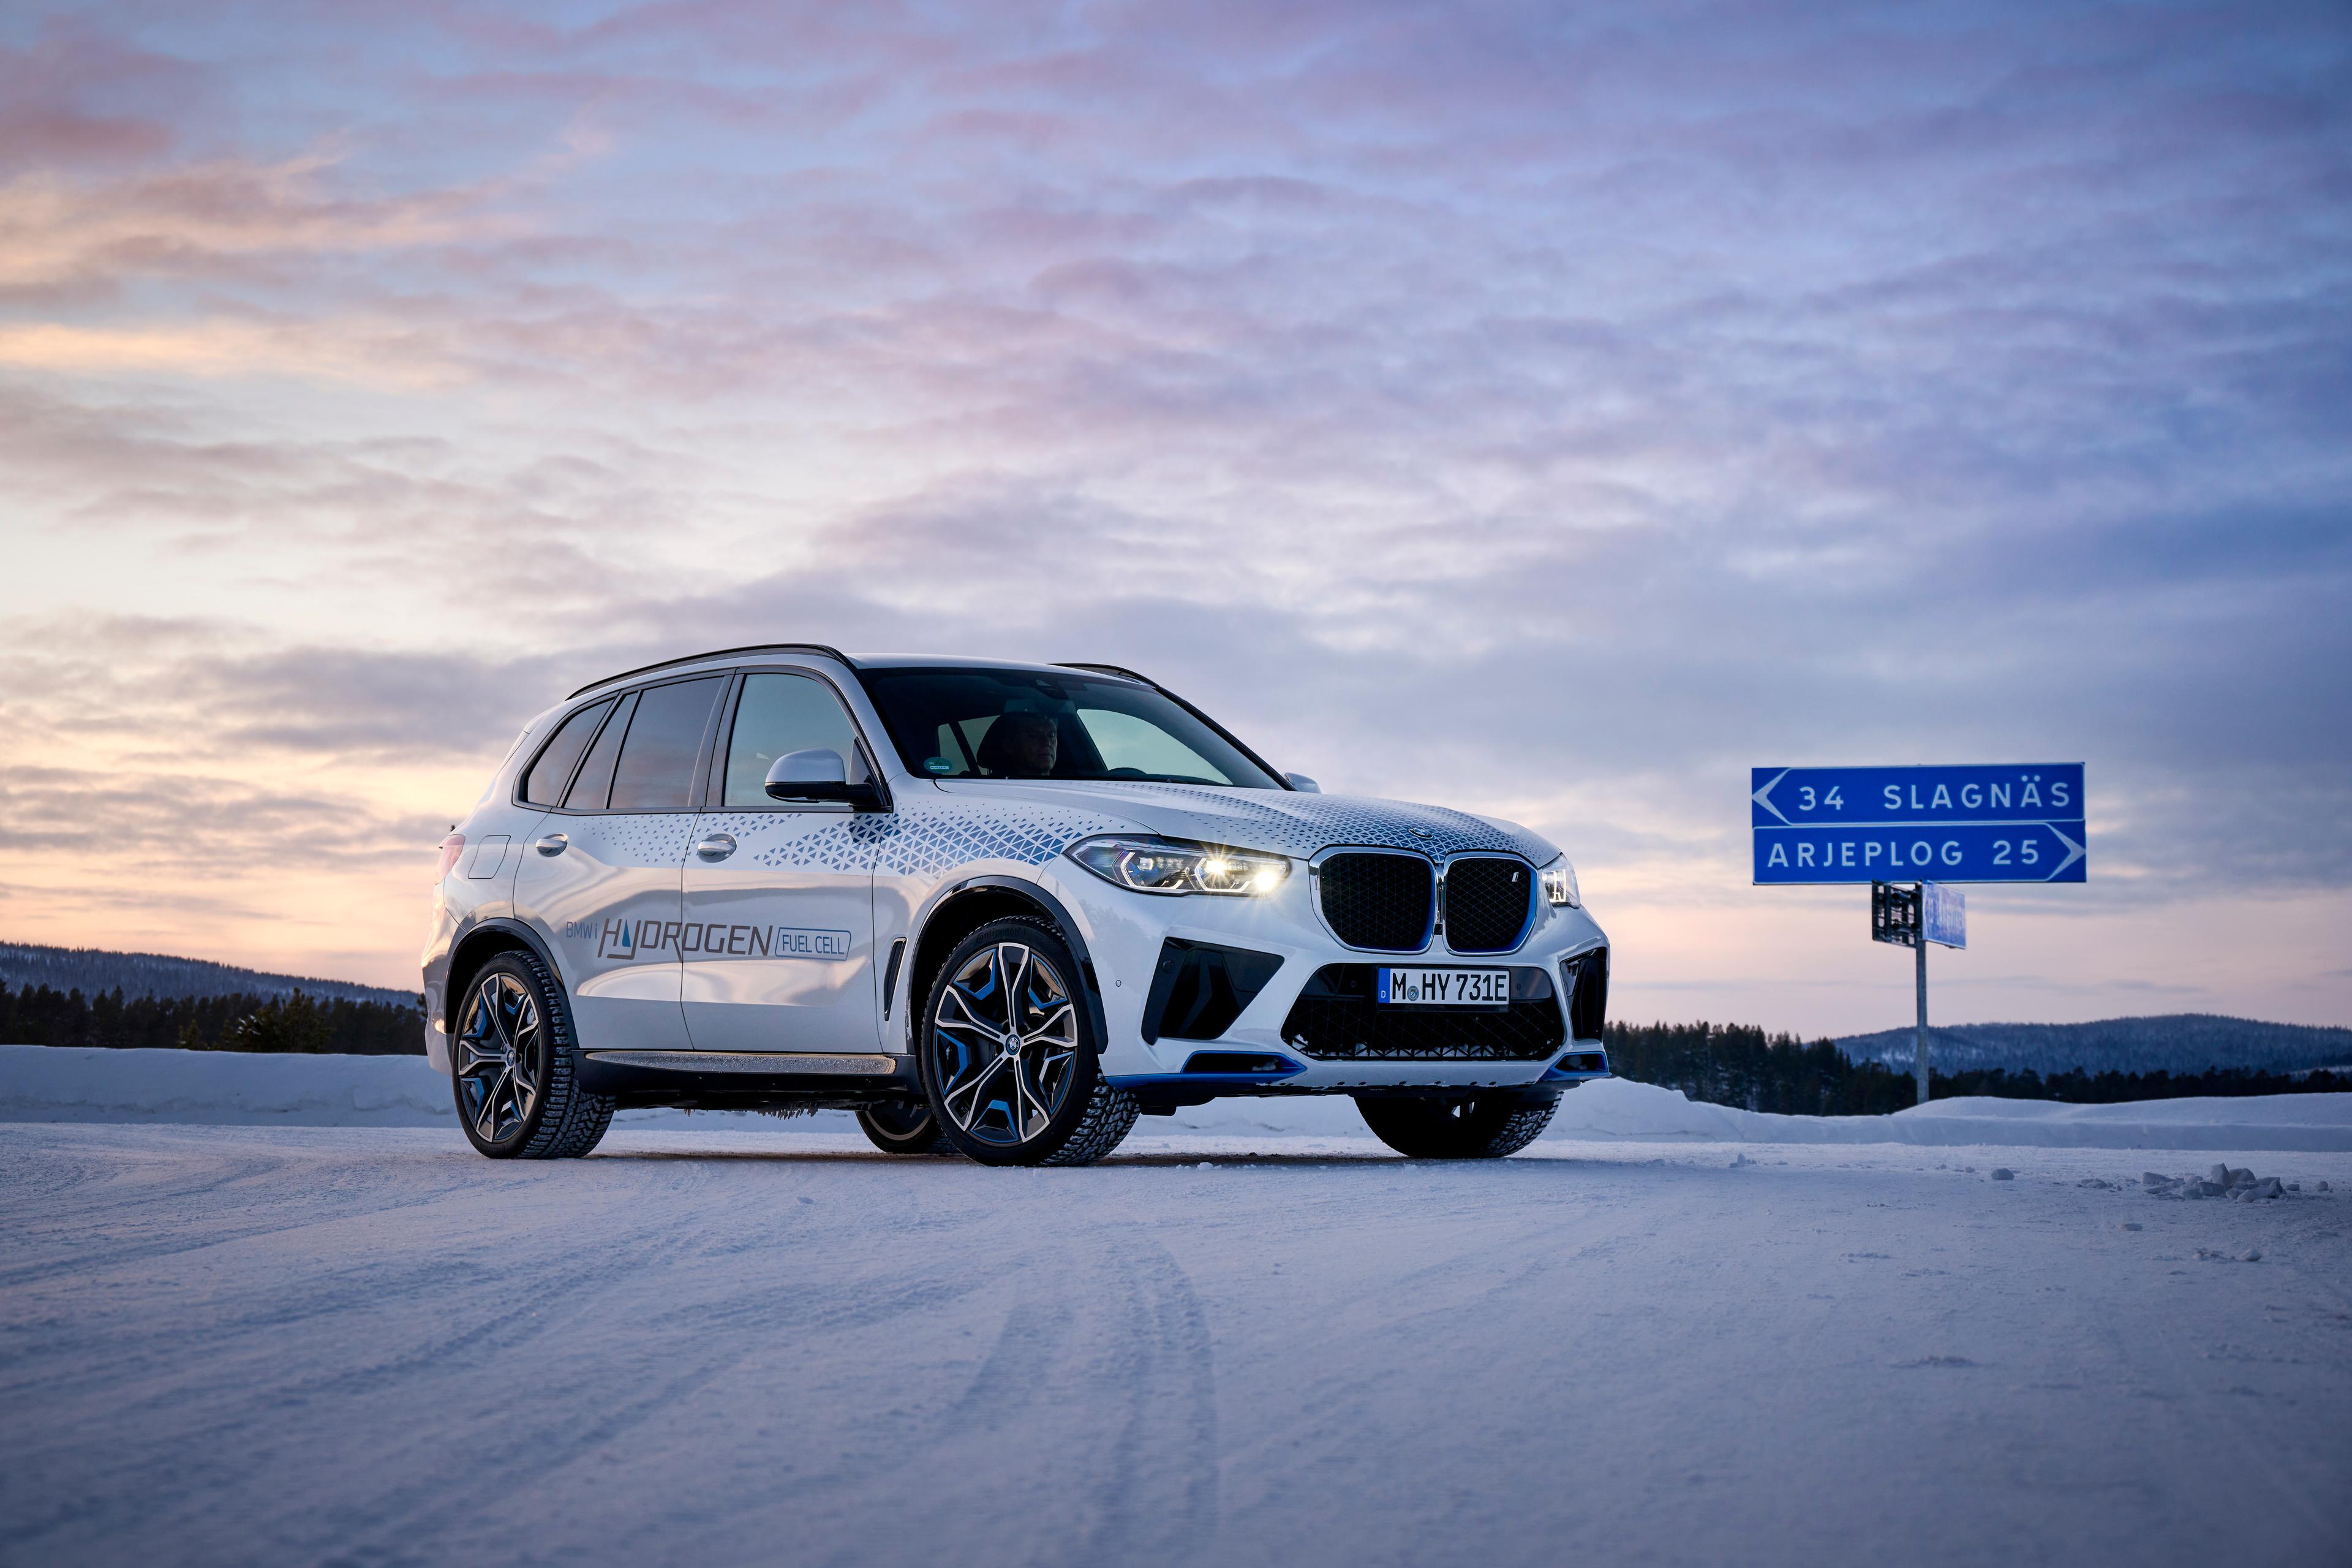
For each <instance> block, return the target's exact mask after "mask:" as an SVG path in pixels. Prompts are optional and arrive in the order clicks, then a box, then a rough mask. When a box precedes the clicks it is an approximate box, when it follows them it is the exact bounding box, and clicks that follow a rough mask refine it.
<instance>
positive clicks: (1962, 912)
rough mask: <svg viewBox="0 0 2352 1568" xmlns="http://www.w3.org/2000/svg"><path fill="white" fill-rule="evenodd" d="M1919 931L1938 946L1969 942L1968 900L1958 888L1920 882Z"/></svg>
mask: <svg viewBox="0 0 2352 1568" xmlns="http://www.w3.org/2000/svg"><path fill="white" fill-rule="evenodd" d="M1919 934H1920V935H1921V936H1924V937H1926V938H1927V940H1928V941H1929V942H1934V943H1935V944H1936V945H1937V946H1938V947H1966V946H1968V945H1969V900H1968V898H1967V896H1966V895H1964V894H1963V893H1962V892H1961V891H1960V890H1959V889H1958V888H1947V887H1945V886H1943V885H1942V884H1941V883H1937V882H1922V883H1920V884H1919Z"/></svg>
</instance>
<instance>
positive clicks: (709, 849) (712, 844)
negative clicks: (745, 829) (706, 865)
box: [694, 833, 735, 860]
mask: <svg viewBox="0 0 2352 1568" xmlns="http://www.w3.org/2000/svg"><path fill="white" fill-rule="evenodd" d="M694 852H695V853H696V854H697V855H699V856H701V857H702V858H704V859H705V860H724V859H726V858H727V857H729V856H730V855H732V854H734V853H735V839H734V837H733V836H732V835H730V834H725V833H714V834H712V835H711V836H710V837H708V838H705V839H704V840H703V841H702V842H701V843H699V844H697V845H696V846H695V847H694Z"/></svg>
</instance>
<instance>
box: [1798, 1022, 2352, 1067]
mask: <svg viewBox="0 0 2352 1568" xmlns="http://www.w3.org/2000/svg"><path fill="white" fill-rule="evenodd" d="M1837 1044H1838V1049H1840V1050H1842V1051H1843V1052H1844V1053H1845V1054H1846V1056H1847V1058H1849V1059H1851V1060H1853V1061H1858V1062H1863V1061H1876V1062H1884V1063H1885V1064H1886V1065H1887V1066H1889V1067H1892V1068H1900V1069H1901V1070H1903V1071H1905V1072H1909V1071H1910V1070H1911V1055H1912V1050H1913V1037H1912V1031H1911V1030H1909V1029H1882V1030H1880V1031H1879V1032H1878V1033H1877V1034H1874V1035H1853V1036H1849V1037H1846V1038H1844V1039H1842V1040H1840V1041H1838V1043H1837ZM1927 1048H1928V1059H1929V1060H1930V1061H1931V1062H1933V1063H1934V1065H1935V1068H1936V1070H1937V1071H1938V1072H1968V1071H1990V1070H1993V1069H1996V1068H1999V1069H2001V1070H2005V1071H2008V1072H2026V1071H2029V1070H2030V1071H2032V1072H2037V1073H2042V1074H2048V1073H2053V1072H2072V1071H2074V1070H2076V1069H2080V1070H2081V1071H2084V1072H2087V1073H2094V1074H2095V1073H2102V1072H2123V1073H2149V1072H2170V1073H2201V1072H2206V1071H2210V1070H2211V1069H2213V1068H2247V1069H2250V1070H2256V1071H2263V1072H2301V1071H2303V1070H2305V1069H2306V1068H2327V1067H2344V1066H2347V1065H2352V1029H2330V1028H2314V1027H2311V1026H2306V1025H2303V1024H2265V1023H2263V1022H2261V1021H2259V1020H2257V1019H2253V1018H2225V1017H2221V1016H2219V1015H2217V1014H2212V1013H2170V1014H2166V1015H2164V1016H2159V1017H2149V1018H2105V1019H2102V1020H2100V1021H2099V1022H2097V1023H2095V1024H1962V1025H1958V1026H1955V1027H1952V1028H1948V1029H1938V1028H1930V1029H1929V1030H1928V1031H1927Z"/></svg>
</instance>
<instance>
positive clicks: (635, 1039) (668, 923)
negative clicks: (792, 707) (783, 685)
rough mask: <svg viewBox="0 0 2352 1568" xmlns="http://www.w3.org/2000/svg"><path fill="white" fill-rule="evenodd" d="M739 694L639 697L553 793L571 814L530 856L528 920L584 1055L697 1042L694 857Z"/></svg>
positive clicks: (539, 829)
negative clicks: (709, 759) (689, 1016)
mask: <svg viewBox="0 0 2352 1568" xmlns="http://www.w3.org/2000/svg"><path fill="white" fill-rule="evenodd" d="M726 684H727V680H726V678H725V677H723V676H705V677H701V678H699V679H692V680H677V681H668V682H665V683H664V684H662V685H658V686H650V687H647V688H646V689H643V690H641V691H633V692H630V693H629V694H627V695H626V696H625V697H623V698H622V699H621V700H620V701H619V702H617V703H614V704H613V705H612V707H611V710H610V711H609V712H608V714H607V715H606V716H605V718H604V721H603V725H602V728H601V729H600V730H599V731H598V732H597V734H596V737H595V741H594V743H593V745H590V746H589V747H588V748H587V752H586V755H585V756H584V757H583V759H582V760H581V762H580V763H579V765H578V768H577V769H576V771H575V772H574V773H573V776H572V778H571V779H570V780H569V781H568V782H567V783H562V784H554V785H545V784H542V785H541V786H539V787H543V788H548V789H550V790H551V791H552V792H555V794H556V797H557V798H558V799H560V802H561V804H560V805H557V806H556V807H555V809H553V810H551V811H550V812H549V813H548V814H547V815H546V816H543V817H541V819H540V820H539V823H538V825H537V826H535V827H533V828H532V829H531V831H530V836H529V837H528V839H527V841H526V843H525V844H524V846H523V849H522V863H521V865H520V868H518V869H517V871H516V873H515V893H514V897H515V912H516V914H517V915H518V916H519V917H520V919H522V920H524V921H529V922H530V924H531V925H532V926H533V927H534V928H535V929H537V930H538V931H539V932H540V933H541V936H543V937H544V938H546V939H547V941H548V942H549V943H550V945H551V947H552V948H553V950H554V951H555V952H556V954H557V957H558V961H559V963H561V965H562V968H563V971H564V976H563V977H564V980H565V982H566V984H567V985H568V986H569V988H570V990H571V993H572V1023H573V1026H574V1027H575V1028H576V1029H577V1030H578V1032H579V1037H580V1044H581V1045H582V1047H583V1048H586V1049H589V1050H614V1049H621V1048H630V1049H639V1050H660V1049H667V1050H676V1049H682V1048H685V1047H687V1046H688V1044H689V1042H688V1038H687V1034H686V1020H685V1016H684V1014H683V1013H682V1011H681V1010H680V1008H679V1005H678V994H679V984H680V980H679V964H678V944H679V942H680V940H681V936H682V933H683V930H684V925H685V921H684V919H683V903H684V887H683V883H684V878H685V865H686V855H687V845H688V842H689V841H690V840H691V839H692V837H693V834H694V813H693V810H692V805H693V795H694V784H695V781H696V780H697V778H698V776H699V772H700V770H699V767H698V759H699V758H700V757H701V756H702V755H703V751H702V747H703V744H704V742H705V741H706V739H707V738H708V733H709V724H710V720H711V718H712V716H713V710H714V708H715V706H716V704H717V701H718V699H719V693H720V691H721V690H722V689H724V688H725V687H726ZM560 738H561V736H559V739H560ZM551 750H552V743H551ZM533 772H534V774H536V773H537V772H538V770H537V768H534V770H533Z"/></svg>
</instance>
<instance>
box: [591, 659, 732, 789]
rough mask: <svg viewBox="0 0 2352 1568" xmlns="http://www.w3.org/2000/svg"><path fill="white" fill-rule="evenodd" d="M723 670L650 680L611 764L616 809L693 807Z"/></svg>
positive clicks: (724, 681)
mask: <svg viewBox="0 0 2352 1568" xmlns="http://www.w3.org/2000/svg"><path fill="white" fill-rule="evenodd" d="M726 684H727V678H726V677H724V676H719V675H713V676H708V677H705V678H704V679H700V680H678V681H673V682H671V683H670V684H669V685H667V686H650V687H647V688H646V689H645V690H644V691H643V692H641V693H639V694H638V697H637V710H636V712H635V714H634V715H632V716H631V718H630V720H629V733H628V737H627V739H625V740H624V741H623V742H621V755H620V760H619V762H618V763H616V764H615V765H614V769H613V796H612V799H613V809H614V811H690V810H692V809H693V799H694V763H695V759H696V758H697V757H698V756H699V755H700V754H701V752H702V732H703V731H704V729H705V728H706V727H708V725H709V722H710V707H711V704H712V703H714V702H716V701H718V700H719V691H720V690H721V689H723V688H724V687H725V686H726Z"/></svg>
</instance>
